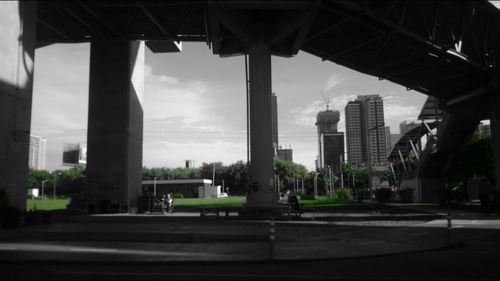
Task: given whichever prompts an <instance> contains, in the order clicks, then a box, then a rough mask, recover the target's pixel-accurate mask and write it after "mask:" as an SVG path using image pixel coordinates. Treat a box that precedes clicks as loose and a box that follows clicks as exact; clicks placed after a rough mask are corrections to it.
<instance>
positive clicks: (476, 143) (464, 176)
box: [447, 133, 493, 201]
mask: <svg viewBox="0 0 500 281" xmlns="http://www.w3.org/2000/svg"><path fill="white" fill-rule="evenodd" d="M473 176H478V177H482V176H484V177H487V178H488V179H489V180H490V182H491V183H492V184H493V156H492V151H491V137H490V136H487V135H483V134H479V133H475V134H474V135H472V138H471V140H470V141H469V143H468V144H467V145H466V147H465V148H464V150H463V151H462V152H461V153H460V154H459V155H458V156H457V158H456V159H454V161H453V162H452V163H451V166H450V168H449V170H448V173H447V181H448V186H450V187H454V186H459V185H460V184H461V185H462V190H461V191H462V195H461V197H462V198H461V199H460V200H466V201H468V200H469V198H468V192H467V188H468V182H469V179H470V178H471V177H473Z"/></svg>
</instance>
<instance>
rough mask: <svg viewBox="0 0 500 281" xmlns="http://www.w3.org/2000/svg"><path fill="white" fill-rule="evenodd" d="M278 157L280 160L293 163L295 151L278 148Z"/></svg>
mask: <svg viewBox="0 0 500 281" xmlns="http://www.w3.org/2000/svg"><path fill="white" fill-rule="evenodd" d="M277 157H278V159H279V160H286V161H290V162H293V150H292V149H291V148H283V147H281V146H280V147H278V150H277Z"/></svg>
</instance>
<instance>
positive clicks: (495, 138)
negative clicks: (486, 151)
mask: <svg viewBox="0 0 500 281" xmlns="http://www.w3.org/2000/svg"><path fill="white" fill-rule="evenodd" d="M499 94H500V93H499ZM491 99H492V100H491V106H492V110H491V119H490V128H491V144H492V153H493V177H494V181H495V187H500V97H499V95H498V94H497V95H494V96H493V97H492V98H491Z"/></svg>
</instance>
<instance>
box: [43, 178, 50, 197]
mask: <svg viewBox="0 0 500 281" xmlns="http://www.w3.org/2000/svg"><path fill="white" fill-rule="evenodd" d="M48 181H49V180H43V181H42V199H44V197H43V194H44V191H43V190H44V187H45V183H46V182H48Z"/></svg>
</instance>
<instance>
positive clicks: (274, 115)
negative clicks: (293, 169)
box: [271, 93, 293, 162]
mask: <svg viewBox="0 0 500 281" xmlns="http://www.w3.org/2000/svg"><path fill="white" fill-rule="evenodd" d="M271 111H272V112H271V125H272V130H273V131H272V135H273V151H274V159H275V160H286V161H290V162H293V150H292V148H291V147H290V148H283V147H282V146H281V145H279V138H278V97H277V96H276V93H273V94H272V96H271Z"/></svg>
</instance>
